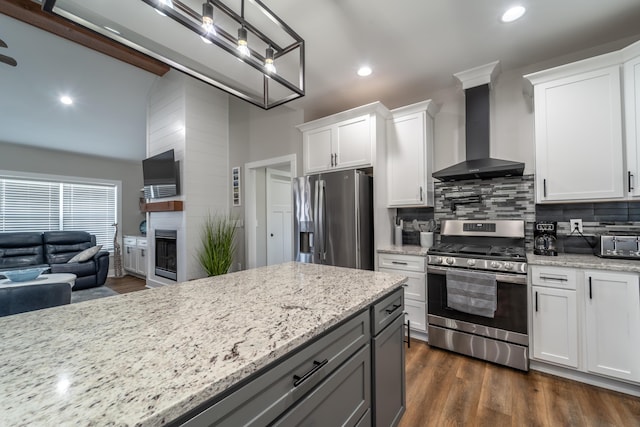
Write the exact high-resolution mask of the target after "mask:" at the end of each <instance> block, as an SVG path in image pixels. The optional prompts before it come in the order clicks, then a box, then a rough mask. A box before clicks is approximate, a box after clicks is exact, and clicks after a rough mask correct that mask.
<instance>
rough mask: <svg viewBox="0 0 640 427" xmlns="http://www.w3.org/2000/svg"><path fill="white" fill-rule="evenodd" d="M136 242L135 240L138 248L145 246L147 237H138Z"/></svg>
mask: <svg viewBox="0 0 640 427" xmlns="http://www.w3.org/2000/svg"><path fill="white" fill-rule="evenodd" d="M136 242H137V245H138V247H139V248H146V247H147V239H141V238H138V239H137V240H136Z"/></svg>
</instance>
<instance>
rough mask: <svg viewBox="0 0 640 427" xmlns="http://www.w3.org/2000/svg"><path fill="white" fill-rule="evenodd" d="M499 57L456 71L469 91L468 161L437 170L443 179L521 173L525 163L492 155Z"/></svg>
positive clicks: (439, 177) (466, 103) (466, 123)
mask: <svg viewBox="0 0 640 427" xmlns="http://www.w3.org/2000/svg"><path fill="white" fill-rule="evenodd" d="M499 65H500V63H499V61H495V62H492V63H490V64H487V65H483V66H480V67H476V68H473V69H471V70H468V71H463V72H461V73H457V74H455V76H456V78H458V80H460V81H461V82H462V88H463V89H464V92H465V118H466V119H465V135H466V136H465V149H466V159H467V160H465V161H464V162H461V163H458V164H455V165H453V166H450V167H448V168H445V169H442V170H439V171H437V172H434V173H433V174H432V176H433V177H434V178H436V179H439V180H440V181H460V180H464V179H488V178H497V177H503V176H521V175H522V173H523V172H524V163H520V162H513V161H510V160H500V159H494V158H491V157H489V151H490V150H489V145H490V143H489V141H490V139H489V128H490V125H489V123H490V121H489V111H490V110H489V90H490V83H491V81H492V80H493V78H494V77H495V75H497V73H498V72H499V68H500V67H499Z"/></svg>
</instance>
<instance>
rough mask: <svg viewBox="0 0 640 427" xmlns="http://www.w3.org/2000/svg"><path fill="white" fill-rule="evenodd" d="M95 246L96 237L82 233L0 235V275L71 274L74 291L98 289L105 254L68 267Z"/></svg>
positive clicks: (106, 259) (105, 268)
mask: <svg viewBox="0 0 640 427" xmlns="http://www.w3.org/2000/svg"><path fill="white" fill-rule="evenodd" d="M95 245H96V236H94V235H92V234H89V233H87V232H85V231H46V232H44V233H39V232H12V233H0V271H3V270H15V269H22V268H29V267H49V268H50V271H51V273H72V274H75V275H76V276H77V279H76V283H75V285H74V287H73V290H74V291H75V290H79V289H86V288H92V287H96V286H102V285H104V283H105V281H106V280H107V273H108V272H109V252H107V251H100V252H98V253H97V254H96V255H95V256H94V257H93V258H91V259H89V260H88V261H85V262H73V263H68V261H69V260H70V259H71V258H73V256H75V255H76V254H78V253H80V252H82V251H83V250H85V249H88V248H91V247H93V246H95ZM1 274H2V273H0V275H1Z"/></svg>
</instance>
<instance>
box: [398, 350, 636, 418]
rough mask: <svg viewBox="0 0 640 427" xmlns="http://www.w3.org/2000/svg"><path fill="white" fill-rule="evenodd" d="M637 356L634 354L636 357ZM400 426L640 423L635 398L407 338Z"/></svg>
mask: <svg viewBox="0 0 640 427" xmlns="http://www.w3.org/2000/svg"><path fill="white" fill-rule="evenodd" d="M639 357H640V356H639ZM406 362H407V365H406V373H407V411H406V412H405V415H404V417H403V418H402V421H401V423H400V427H416V426H420V427H422V426H492V427H493V426H553V427H555V426H624V427H636V426H638V427H640V398H637V397H633V396H629V395H626V394H622V393H617V392H613V391H609V390H605V389H601V388H598V387H593V386H590V385H587V384H583V383H579V382H575V381H570V380H565V379H563V378H559V377H556V376H552V375H547V374H543V373H540V372H534V371H531V372H529V373H524V372H520V371H517V370H514V369H510V368H505V367H502V366H499V365H495V364H492V363H487V362H483V361H481V360H477V359H473V358H470V357H466V356H462V355H458V354H455V353H451V352H448V351H445V350H440V349H437V348H434V347H429V346H428V345H427V344H425V343H423V342H419V341H413V342H412V344H411V348H410V349H407V353H406Z"/></svg>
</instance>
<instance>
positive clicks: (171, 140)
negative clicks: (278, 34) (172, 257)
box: [147, 70, 230, 285]
mask: <svg viewBox="0 0 640 427" xmlns="http://www.w3.org/2000/svg"><path fill="white" fill-rule="evenodd" d="M147 122H148V123H147V126H148V140H147V154H148V155H154V154H158V153H160V152H163V151H166V150H169V149H172V148H173V149H174V151H175V157H176V160H177V161H179V162H180V181H181V182H180V186H181V189H180V195H179V196H177V197H174V198H167V199H162V200H163V201H164V200H172V199H177V200H182V201H183V202H184V211H183V212H176V213H172V214H168V213H153V212H152V213H150V214H149V215H148V218H149V219H148V221H149V224H148V228H149V237H150V239H149V253H150V254H151V256H150V257H149V262H150V263H153V258H154V257H153V254H154V253H155V252H154V251H155V245H154V241H153V239H154V231H155V223H156V222H157V221H156V218H157V219H158V221H161V223H162V224H163V227H165V226H166V224H167V221H168V220H170V219H171V220H172V221H174V222H175V224H176V225H175V227H176V228H177V229H179V230H180V232H182V233H183V234H184V239H183V240H181V237H180V236H179V237H178V282H182V281H185V280H190V279H194V278H199V277H204V276H205V273H204V271H203V270H202V268H201V267H200V265H199V263H198V261H197V253H198V250H199V248H200V247H201V239H200V236H201V230H202V224H203V222H204V220H205V219H206V217H207V216H208V215H209V214H214V215H215V214H223V215H225V214H227V213H229V204H230V203H229V199H230V194H229V193H230V188H229V186H230V168H229V101H228V95H227V94H225V93H224V92H222V91H220V90H218V89H215V88H214V87H212V86H210V85H207V84H205V83H203V82H201V81H199V80H196V79H193V78H191V77H189V76H187V75H185V74H182V73H180V72H178V71H175V70H171V71H170V72H169V73H167V74H166V75H165V76H164V77H162V78H161V79H158V80H157V81H156V83H155V84H154V86H153V87H152V89H151V92H150V96H149V111H148V119H147ZM148 271H149V275H148V280H147V281H148V283H149V284H150V285H157V284H167V283H171V281H168V280H166V279H163V278H158V277H156V276H155V275H154V274H153V268H152V265H150V266H149V269H148Z"/></svg>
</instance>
